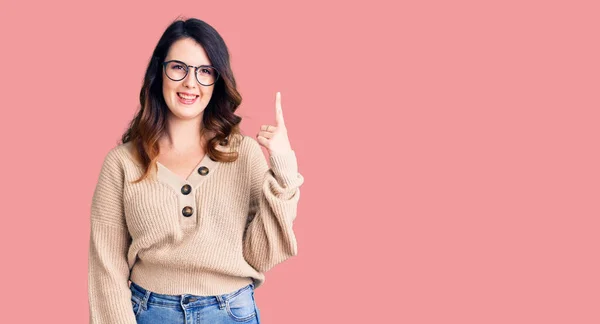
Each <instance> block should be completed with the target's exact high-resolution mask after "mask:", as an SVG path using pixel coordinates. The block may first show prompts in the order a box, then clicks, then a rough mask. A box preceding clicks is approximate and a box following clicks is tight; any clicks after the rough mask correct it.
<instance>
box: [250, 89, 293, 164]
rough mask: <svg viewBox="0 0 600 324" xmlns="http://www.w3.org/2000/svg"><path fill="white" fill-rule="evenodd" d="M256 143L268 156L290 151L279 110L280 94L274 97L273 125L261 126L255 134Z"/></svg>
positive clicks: (281, 113)
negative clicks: (264, 148) (262, 147)
mask: <svg viewBox="0 0 600 324" xmlns="http://www.w3.org/2000/svg"><path fill="white" fill-rule="evenodd" d="M256 140H257V141H258V143H259V144H260V145H262V146H264V147H266V148H267V150H269V154H270V155H273V154H278V153H285V152H289V151H291V150H292V146H291V145H290V140H289V138H288V135H287V129H286V128H285V123H284V121H283V111H282V110H281V93H280V92H277V94H276V95H275V125H262V126H261V127H260V132H258V134H256Z"/></svg>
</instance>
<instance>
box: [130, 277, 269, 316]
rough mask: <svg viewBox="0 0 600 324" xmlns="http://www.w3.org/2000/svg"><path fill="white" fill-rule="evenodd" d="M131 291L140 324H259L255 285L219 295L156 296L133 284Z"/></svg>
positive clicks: (134, 309) (135, 312) (134, 310)
mask: <svg viewBox="0 0 600 324" xmlns="http://www.w3.org/2000/svg"><path fill="white" fill-rule="evenodd" d="M130 289H131V303H132V306H133V313H134V314H135V318H136V320H137V323H138V324H155V323H156V324H158V323H160V324H204V323H207V324H208V323H210V324H229V323H236V324H239V323H251V324H260V317H259V316H260V313H259V311H258V307H257V306H256V303H255V301H254V284H249V285H247V286H245V287H242V288H240V289H238V290H236V291H234V292H232V293H228V294H224V295H217V296H195V295H190V294H184V295H163V294H157V293H154V292H151V291H148V290H146V289H144V288H142V287H140V286H139V285H137V284H135V283H134V282H131V286H130Z"/></svg>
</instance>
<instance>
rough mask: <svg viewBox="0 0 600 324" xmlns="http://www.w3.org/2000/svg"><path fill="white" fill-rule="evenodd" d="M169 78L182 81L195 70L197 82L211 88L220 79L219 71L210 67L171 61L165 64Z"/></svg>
mask: <svg viewBox="0 0 600 324" xmlns="http://www.w3.org/2000/svg"><path fill="white" fill-rule="evenodd" d="M163 68H164V70H165V74H166V75H167V78H169V79H171V80H173V81H181V80H183V79H185V77H186V76H187V75H188V71H189V70H190V68H195V74H196V80H197V81H198V83H200V84H201V85H203V86H211V85H213V84H215V82H217V80H218V79H219V71H217V69H215V68H214V67H212V66H210V65H199V66H191V65H187V64H185V63H183V62H181V61H177V60H171V61H166V62H163Z"/></svg>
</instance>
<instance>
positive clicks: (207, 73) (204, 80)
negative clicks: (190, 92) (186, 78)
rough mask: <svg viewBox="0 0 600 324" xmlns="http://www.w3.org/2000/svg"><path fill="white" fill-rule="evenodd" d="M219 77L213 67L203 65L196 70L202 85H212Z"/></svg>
mask: <svg viewBox="0 0 600 324" xmlns="http://www.w3.org/2000/svg"><path fill="white" fill-rule="evenodd" d="M217 77H218V73H217V70H215V69H214V68H213V67H210V66H204V65H203V66H200V67H199V68H198V69H197V70H196V78H198V82H200V84H203V85H211V84H213V83H215V81H216V80H217Z"/></svg>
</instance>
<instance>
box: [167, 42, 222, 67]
mask: <svg viewBox="0 0 600 324" xmlns="http://www.w3.org/2000/svg"><path fill="white" fill-rule="evenodd" d="M168 60H178V61H182V62H184V63H186V64H188V65H194V66H196V65H211V62H210V60H209V59H208V55H206V51H205V50H204V48H203V47H202V45H200V44H198V42H196V41H195V40H193V39H191V38H183V39H180V40H177V41H176V42H174V43H173V44H172V45H171V47H170V48H169V52H168V53H167V57H166V58H165V61H168Z"/></svg>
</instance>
